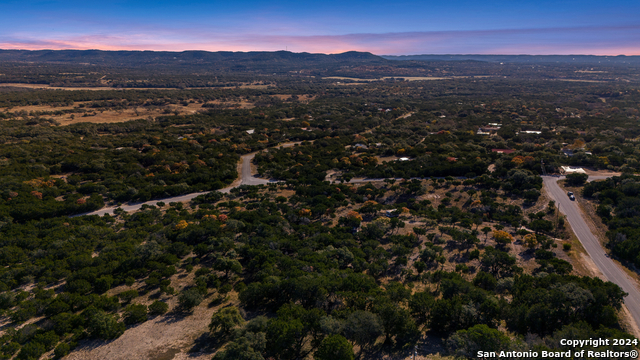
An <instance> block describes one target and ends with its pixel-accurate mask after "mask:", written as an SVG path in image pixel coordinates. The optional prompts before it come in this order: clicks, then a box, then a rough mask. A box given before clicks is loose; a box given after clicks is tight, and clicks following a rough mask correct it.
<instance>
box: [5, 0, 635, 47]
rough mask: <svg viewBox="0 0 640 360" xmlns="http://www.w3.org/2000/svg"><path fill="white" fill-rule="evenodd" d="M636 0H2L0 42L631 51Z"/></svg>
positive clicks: (29, 44) (25, 44) (8, 44)
mask: <svg viewBox="0 0 640 360" xmlns="http://www.w3.org/2000/svg"><path fill="white" fill-rule="evenodd" d="M638 15H640V1H637V0H634V1H629V0H608V1H592V0H580V1H577V0H561V1H558V0H555V1H548V0H535V1H532V0H526V1H513V0H511V1H503V0H495V1H487V0H484V1H483V0H438V1H432V0H423V1H414V0H408V1H407V0H397V1H379V0H368V1H360V0H357V1H353V0H342V1H334V0H329V1H313V2H311V1H308V2H304V1H289V0H284V1H283V0H273V1H250V0H235V1H192V0H185V1H166V0H156V1H150V0H149V1H125V0H118V1H109V0H106V1H100V2H99V1H90V0H89V1H76V0H73V1H60V0H48V1H34V0H2V1H1V3H0V48H1V49H103V50H116V49H121V50H171V51H182V50H196V49H197V50H209V51H219V50H229V51H257V50H264V51H273V50H285V49H287V50H289V51H294V52H303V51H306V52H322V53H338V52H344V51H349V50H358V51H369V52H372V53H374V54H379V55H385V54H386V55H400V54H407V55H409V54H595V55H618V54H626V55H640V16H638Z"/></svg>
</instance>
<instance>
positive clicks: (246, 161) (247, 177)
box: [72, 141, 301, 217]
mask: <svg viewBox="0 0 640 360" xmlns="http://www.w3.org/2000/svg"><path fill="white" fill-rule="evenodd" d="M300 143H301V142H300V141H297V142H290V143H284V144H280V145H277V146H274V148H285V147H291V146H294V145H296V144H300ZM258 152H259V151H256V152H252V153H249V154H245V155H242V156H241V157H240V161H241V162H242V167H241V168H240V174H239V175H240V176H239V177H240V183H238V184H236V185H232V186H228V187H226V188H222V189H219V190H216V191H220V192H222V193H227V194H228V193H229V192H230V191H231V189H234V188H237V187H238V186H242V185H263V184H269V183H273V182H278V181H277V180H270V179H262V178H259V177H255V176H254V175H253V174H252V173H251V161H252V160H253V158H254V157H255V156H256V154H257V153H258ZM208 193H210V191H202V192H197V193H191V194H185V195H178V196H172V197H169V198H165V199H158V200H150V201H145V202H140V203H129V204H125V205H121V206H107V207H103V208H102V209H99V210H95V211H91V212H88V213H84V214H78V215H73V216H72V217H76V216H83V215H99V216H103V215H106V214H109V215H113V214H114V211H115V209H117V208H121V209H122V210H124V211H126V212H130V211H136V210H140V208H141V207H142V205H156V204H157V203H158V202H164V203H167V204H168V203H172V202H183V201H190V200H192V199H194V198H196V197H198V196H200V195H205V194H208Z"/></svg>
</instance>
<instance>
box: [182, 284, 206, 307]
mask: <svg viewBox="0 0 640 360" xmlns="http://www.w3.org/2000/svg"><path fill="white" fill-rule="evenodd" d="M202 300H203V298H202V294H200V291H198V289H196V288H191V289H189V290H186V291H183V292H182V294H180V295H179V296H178V304H180V308H182V309H183V310H185V311H191V310H193V308H194V307H196V306H198V305H200V303H201V302H202Z"/></svg>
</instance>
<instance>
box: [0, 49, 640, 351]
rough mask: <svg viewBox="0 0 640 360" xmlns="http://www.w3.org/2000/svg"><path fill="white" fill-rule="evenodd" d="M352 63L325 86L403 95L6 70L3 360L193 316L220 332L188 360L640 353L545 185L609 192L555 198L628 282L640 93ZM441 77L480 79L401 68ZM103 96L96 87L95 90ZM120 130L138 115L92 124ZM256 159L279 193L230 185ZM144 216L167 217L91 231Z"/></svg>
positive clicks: (0, 231)
mask: <svg viewBox="0 0 640 360" xmlns="http://www.w3.org/2000/svg"><path fill="white" fill-rule="evenodd" d="M352 55H353V54H352ZM356 55H357V54H356ZM356 55H353V57H348V58H346V59H345V58H343V59H338V60H336V59H333V60H331V64H333V65H331V67H328V68H329V69H330V70H326V71H327V72H326V73H324V74H320V75H328V76H346V75H345V74H347V75H349V76H357V77H358V78H364V77H366V76H368V77H369V78H379V77H384V76H388V75H389V74H393V75H398V76H393V75H392V78H390V79H386V80H379V81H367V82H362V81H357V80H353V79H351V80H350V79H336V78H324V77H323V76H320V75H318V76H316V75H310V74H311V73H313V72H314V71H318V70H317V68H318V66H320V65H305V61H310V60H305V59H296V60H295V61H296V63H297V64H299V66H300V68H299V69H298V68H296V70H295V73H288V72H279V73H277V74H275V75H273V74H270V73H269V74H267V73H266V71H267V70H268V69H270V68H269V67H266V68H265V67H263V66H262V65H261V66H259V67H258V66H256V65H255V64H254V65H251V66H253V67H251V66H249V65H247V66H249V67H250V68H251V69H252V71H251V72H243V71H240V70H237V71H221V70H220V71H218V72H215V71H211V73H209V74H200V73H197V72H196V71H195V70H193V69H199V68H198V67H197V66H195V65H194V68H191V67H188V68H187V69H184V68H179V69H176V68H172V67H171V66H169V65H163V66H166V67H167V70H166V71H164V72H163V71H160V70H157V69H156V70H153V71H152V70H149V71H146V72H145V70H144V69H142V68H138V67H131V68H125V67H118V66H116V65H114V64H112V63H104V64H102V65H95V66H92V67H91V69H87V67H84V66H79V65H77V64H73V63H68V62H63V61H52V60H50V59H49V60H47V61H46V62H42V64H41V66H39V67H38V66H33V65H29V63H26V62H21V61H19V59H17V60H16V59H14V60H12V61H5V62H4V63H2V64H0V69H1V70H0V73H3V76H2V77H0V81H1V82H2V83H0V85H4V86H0V122H1V123H0V124H1V126H0V265H2V266H1V267H0V321H1V322H2V327H1V329H0V358H1V359H21V360H23V359H44V358H47V359H48V358H64V357H65V356H67V355H68V354H70V353H72V352H74V351H79V350H81V349H84V348H86V347H87V344H88V343H89V342H91V343H92V344H95V342H96V341H98V342H99V344H100V346H110V344H112V343H114V340H115V339H118V338H120V337H126V336H127V333H130V332H131V331H132V329H135V327H136V326H139V325H140V324H142V323H144V322H147V321H150V320H151V319H156V318H160V317H167V318H168V317H173V318H188V317H190V316H193V315H192V314H193V312H194V309H197V308H198V309H199V308H207V309H210V312H209V313H210V314H211V315H210V316H211V321H210V323H209V326H208V328H203V329H201V333H202V334H203V335H202V336H200V337H199V338H198V340H197V341H195V342H194V343H193V344H192V345H191V347H190V348H189V349H186V350H185V351H188V352H190V353H192V354H208V355H207V356H209V358H213V359H217V360H219V359H240V360H242V359H246V360H263V359H291V360H294V359H317V360H325V359H331V360H343V359H345V360H348V359H355V358H360V359H365V358H366V359H369V358H376V357H377V356H379V357H380V358H382V357H381V356H389V357H390V358H399V359H400V358H406V357H408V356H409V354H411V353H412V351H414V349H417V350H418V352H419V353H421V354H424V355H429V354H435V353H440V355H442V356H449V357H452V358H472V357H475V354H476V353H477V351H478V350H482V351H498V350H504V351H510V350H511V351H528V350H535V351H542V350H547V351H551V350H553V351H566V350H568V348H566V347H563V346H561V345H559V342H558V341H559V339H562V338H572V339H577V338H580V339H582V338H585V339H588V338H597V337H601V338H616V339H623V338H624V339H627V338H628V339H635V338H634V337H633V336H632V335H630V329H629V328H628V326H627V325H626V323H625V321H624V317H625V314H624V313H623V312H622V310H621V309H622V308H621V306H622V303H623V300H624V296H625V295H626V294H625V293H624V292H623V291H622V290H621V289H620V288H619V287H618V286H617V285H615V284H613V283H611V282H605V281H602V280H601V279H599V278H597V277H592V276H590V274H589V273H588V272H586V271H585V270H584V266H583V265H581V263H580V261H581V260H580V259H581V258H580V253H579V251H580V250H579V249H578V247H579V245H578V243H576V241H575V240H572V237H571V230H570V229H569V227H568V226H567V224H565V221H564V218H563V217H562V216H560V215H559V214H558V209H557V207H556V205H555V203H554V202H553V201H549V199H548V198H547V197H545V195H544V194H543V192H542V178H541V176H540V175H542V174H543V173H548V174H554V173H558V172H559V171H560V167H561V166H580V167H586V168H589V169H593V170H608V171H615V172H619V173H621V174H622V175H621V176H619V177H614V178H612V179H609V180H605V181H598V182H591V183H588V184H584V179H582V180H581V179H579V178H575V179H570V180H569V181H575V182H576V185H577V186H581V187H583V189H584V190H583V193H584V196H585V197H586V198H589V199H595V200H596V201H597V202H598V205H597V213H598V215H600V216H601V217H602V219H603V221H604V222H605V224H606V225H607V227H608V229H609V233H608V236H609V243H608V246H609V247H610V248H611V251H612V253H613V254H614V255H615V256H617V257H619V258H621V259H624V260H625V261H627V262H628V263H629V264H633V265H635V266H640V260H639V259H638V257H637V254H638V250H639V249H640V233H639V232H638V230H637V226H636V225H635V224H636V223H637V218H638V216H639V215H638V214H639V212H638V211H639V210H638V209H639V208H640V202H639V201H640V200H638V199H639V196H640V183H639V182H638V181H637V179H636V177H635V175H634V174H635V173H636V172H638V171H640V145H638V142H637V140H638V136H639V135H640V126H639V121H640V117H639V116H640V113H639V111H638V103H639V102H640V90H639V89H640V88H638V86H637V82H633V81H629V82H627V81H616V80H611V79H606V78H605V77H606V76H605V75H602V74H603V73H597V77H598V80H597V81H596V80H594V79H593V78H589V79H587V80H590V81H560V80H558V78H575V77H576V76H583V75H581V74H584V73H576V67H577V68H578V69H582V67H584V65H572V64H569V65H567V64H561V65H557V66H554V65H552V64H547V63H541V64H536V65H535V66H538V67H539V68H538V70H536V71H538V75H536V76H535V77H534V76H533V75H532V70H531V68H529V69H527V70H526V71H525V70H522V71H518V66H521V64H518V63H515V62H514V63H513V64H508V68H509V69H510V70H508V72H507V73H508V74H513V76H509V77H507V78H505V77H497V76H494V75H493V74H495V73H497V70H496V66H497V65H496V64H494V63H490V62H487V63H483V62H480V61H474V62H467V61H458V62H456V61H426V62H421V61H418V60H412V61H408V62H404V61H402V62H400V61H396V62H393V61H391V60H384V59H382V60H384V62H382V60H378V59H371V58H369V57H367V56H364V57H363V58H365V59H366V61H364V60H363V61H360V60H357V59H358V58H361V56H359V55H358V56H356ZM3 56H4V55H3ZM65 56H66V55H65ZM292 61H293V60H292ZM314 61H315V60H314ZM318 61H319V64H321V65H322V66H324V65H323V64H324V62H321V61H320V60H318ZM322 61H329V60H322ZM378 62H380V63H378ZM389 63H390V64H389ZM372 64H373V65H372ZM380 64H382V65H380ZM374 65H375V66H385V67H386V68H385V69H380V68H375V66H374ZM287 66H289V65H287ZM370 66H374V68H370ZM591 67H592V65H589V68H591ZM159 68H162V66H160V67H159ZM445 68H446V69H450V70H451V71H452V72H453V73H455V74H472V75H469V76H473V77H468V78H457V77H456V78H454V77H451V78H449V79H442V80H418V81H408V80H405V79H404V78H403V76H406V75H403V73H402V72H403V71H404V73H405V74H414V75H415V74H417V73H423V74H426V73H430V74H435V73H436V70H435V69H438V70H437V72H441V71H442V69H445ZM63 69H64V70H63ZM265 69H266V70H265ZM420 69H421V70H420ZM88 70H90V71H88ZM419 70H420V71H419ZM534 70H535V67H534ZM596 70H598V69H596ZM601 70H602V71H611V72H612V73H613V72H623V70H624V69H622V68H621V67H620V66H619V65H606V66H604V65H602V69H601ZM269 71H270V70H269ZM305 71H307V73H305ZM396 71H397V72H396ZM624 71H626V72H625V74H626V75H625V76H628V78H630V79H631V78H633V77H635V76H636V75H637V73H635V72H634V69H632V68H626V70H624ZM67 72H68V73H74V74H75V75H73V76H72V75H65V74H66V73H67ZM323 72H324V70H323ZM314 74H315V73H314ZM400 75H402V76H400ZM423 76H426V75H423ZM434 76H435V75H434ZM460 76H462V75H460ZM465 76H466V75H465ZM481 76H487V77H481ZM585 76H590V75H588V74H587V75H585ZM594 76H596V75H594ZM20 79H21V80H20ZM25 79H27V80H25ZM105 79H106V80H105ZM19 80H20V81H19ZM138 80H139V81H138ZM574 80H575V79H574ZM578 80H579V79H578ZM582 80H585V79H582ZM100 81H106V83H104V84H102V85H103V86H106V87H109V88H110V89H102V88H101V89H91V87H96V86H98V85H99V84H100ZM21 84H22V85H24V84H45V85H47V86H48V85H52V86H62V87H64V86H67V87H72V86H74V87H77V86H82V87H85V88H82V89H74V90H64V89H47V88H28V87H23V86H20V85H21ZM127 84H129V85H127ZM131 84H137V85H131ZM159 84H164V86H160V85H159ZM123 87H124V88H126V87H132V88H131V89H127V90H123V89H122V88H123ZM145 87H153V88H145ZM161 87H162V88H161ZM111 88H112V89H111ZM183 109H195V110H193V112H185V111H183ZM124 111H136V112H137V113H136V114H138V113H139V118H137V119H134V120H130V121H126V122H109V123H106V122H101V121H100V120H99V119H100V114H105V113H110V112H113V113H116V114H118V113H119V112H120V113H121V112H124ZM492 124H493V125H492ZM481 128H492V129H490V130H489V131H488V134H481V133H479V132H478V130H479V129H481ZM292 142H293V143H295V144H294V145H293V146H290V147H282V148H278V147H276V146H278V145H280V144H284V143H292ZM495 150H501V151H495ZM503 150H508V151H503ZM254 152H256V155H255V157H254V159H253V163H252V166H253V169H254V171H255V175H256V176H259V177H262V178H264V179H271V180H274V181H273V182H271V183H269V184H266V185H258V186H247V185H242V186H236V185H238V182H237V178H238V177H239V175H240V174H239V167H238V163H239V161H241V157H242V156H243V155H246V154H251V153H254ZM354 180H356V181H354ZM228 187H232V188H231V190H230V191H228V192H224V193H223V192H219V191H217V190H220V189H224V188H228ZM205 191H211V192H209V193H207V194H205V195H201V196H199V197H196V198H195V199H193V200H191V201H187V202H174V201H171V200H167V199H171V197H174V196H177V195H183V194H191V193H196V192H205ZM148 200H160V202H158V203H157V204H156V205H144V206H143V207H142V208H141V209H140V210H139V211H136V212H131V213H127V212H125V211H123V210H122V209H117V210H116V211H115V213H114V214H113V215H104V216H97V215H86V213H88V212H91V211H93V210H97V209H100V208H103V207H105V206H115V207H118V206H122V205H123V204H128V203H136V202H144V201H148ZM433 349H435V350H433ZM603 349H604V348H603ZM607 349H612V350H615V349H617V348H615V347H607ZM620 349H623V347H620ZM594 350H597V349H594Z"/></svg>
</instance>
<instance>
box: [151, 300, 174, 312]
mask: <svg viewBox="0 0 640 360" xmlns="http://www.w3.org/2000/svg"><path fill="white" fill-rule="evenodd" d="M167 311H169V305H167V303H164V302H162V301H158V300H156V301H154V302H153V304H151V305H149V313H150V314H152V315H163V314H166V313H167Z"/></svg>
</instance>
